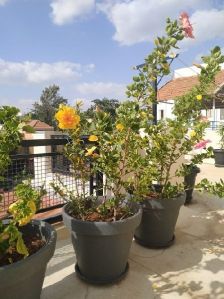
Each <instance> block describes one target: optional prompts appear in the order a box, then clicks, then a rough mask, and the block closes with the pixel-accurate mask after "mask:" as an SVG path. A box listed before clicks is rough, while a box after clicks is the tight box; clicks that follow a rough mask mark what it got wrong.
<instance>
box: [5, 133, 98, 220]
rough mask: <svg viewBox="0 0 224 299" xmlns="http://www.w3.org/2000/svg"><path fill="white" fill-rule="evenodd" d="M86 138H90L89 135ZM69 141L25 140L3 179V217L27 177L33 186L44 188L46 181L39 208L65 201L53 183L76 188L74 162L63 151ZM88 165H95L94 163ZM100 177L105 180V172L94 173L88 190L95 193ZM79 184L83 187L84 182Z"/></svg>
mask: <svg viewBox="0 0 224 299" xmlns="http://www.w3.org/2000/svg"><path fill="white" fill-rule="evenodd" d="M83 138H84V140H85V141H87V138H86V137H83ZM67 142H68V139H66V138H52V139H44V140H42V139H41V140H24V141H23V142H22V146H21V148H20V153H17V154H13V155H12V156H11V161H12V162H11V164H10V166H9V167H8V169H7V170H6V172H5V174H4V176H3V180H2V181H0V194H1V195H2V201H1V206H0V217H4V216H5V215H6V214H7V210H8V207H9V205H10V204H11V203H12V202H14V201H15V200H16V196H15V191H14V188H15V186H16V185H17V184H19V183H21V182H22V181H24V180H27V179H29V180H30V181H31V184H32V186H33V187H35V188H40V187H41V186H42V185H44V188H45V190H46V195H45V196H44V197H43V200H42V203H41V206H40V210H39V212H41V211H44V210H48V209H54V208H57V207H60V206H62V205H64V203H65V201H64V199H63V198H62V197H60V196H59V195H57V194H55V192H54V190H53V187H52V186H51V183H52V182H54V183H56V184H57V182H59V181H60V182H62V183H63V185H65V186H66V188H67V189H68V190H74V189H75V179H74V177H73V172H72V166H71V164H70V162H69V160H68V159H67V158H66V157H65V156H64V154H63V146H64V145H65V144H66V143H67ZM21 152H22V153H21ZM87 166H88V167H91V165H90V163H89V165H87ZM100 180H102V175H101V174H97V176H96V177H92V176H90V177H89V181H88V182H87V183H86V192H87V193H89V194H93V193H94V189H95V190H96V186H97V185H98V184H100ZM78 187H80V190H81V186H78Z"/></svg>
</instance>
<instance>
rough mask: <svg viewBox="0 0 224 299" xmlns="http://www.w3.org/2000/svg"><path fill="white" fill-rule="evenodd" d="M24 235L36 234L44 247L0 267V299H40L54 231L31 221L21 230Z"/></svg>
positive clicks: (51, 252)
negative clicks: (40, 237) (42, 240)
mask: <svg viewBox="0 0 224 299" xmlns="http://www.w3.org/2000/svg"><path fill="white" fill-rule="evenodd" d="M22 231H23V233H24V234H26V233H28V234H33V233H34V234H35V235H36V234H38V235H40V236H42V238H43V239H44V240H46V245H45V246H43V247H42V248H41V249H40V250H38V251H37V252H36V253H34V254H32V255H30V256H28V257H27V258H25V259H23V260H20V261H18V262H16V263H14V264H11V265H7V266H4V267H0V282H1V283H0V298H2V299H3V298H4V299H17V298H23V299H40V295H41V290H42V285H43V281H44V276H45V271H46V267H47V263H48V262H49V260H50V259H51V257H52V256H53V254H54V250H55V244H56V238H57V237H56V231H55V229H54V228H53V227H52V226H51V225H50V224H48V223H46V222H43V221H39V220H33V221H32V222H31V223H29V224H28V225H26V226H24V227H23V228H22Z"/></svg>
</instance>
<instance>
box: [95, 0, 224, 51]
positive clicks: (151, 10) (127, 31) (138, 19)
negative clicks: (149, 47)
mask: <svg viewBox="0 0 224 299" xmlns="http://www.w3.org/2000/svg"><path fill="white" fill-rule="evenodd" d="M212 7H214V0H188V1H184V3H183V1H180V0H161V1H155V0H125V1H121V0H120V1H119V0H117V1H116V0H107V1H102V2H101V3H99V4H98V9H99V10H100V11H102V12H103V13H105V14H106V15H107V17H108V19H109V20H110V21H111V22H112V24H113V25H114V27H115V34H114V36H113V38H114V40H116V41H118V42H119V43H120V44H122V45H132V44H135V43H138V42H143V41H152V40H153V39H154V37H155V33H156V34H161V33H162V31H163V28H164V24H165V20H166V18H167V16H170V17H171V18H177V17H178V15H179V13H180V12H181V11H183V10H186V11H188V10H194V11H195V10H198V9H200V10H204V9H208V8H209V9H210V8H212ZM199 16H200V14H199ZM194 21H195V19H194V20H193V21H192V23H194ZM196 21H197V20H196ZM201 21H202V20H201ZM197 22H198V21H197ZM214 22H216V19H213V20H212V22H208V21H207V19H203V24H204V26H203V27H207V28H209V27H210V24H211V23H214ZM198 23H199V22H198ZM220 23H221V21H220V22H219V24H220ZM200 25H201V23H200ZM211 25H213V24H211ZM217 26H218V25H217ZM217 26H213V27H216V29H217V30H218V31H221V30H222V28H221V27H219V28H217Z"/></svg>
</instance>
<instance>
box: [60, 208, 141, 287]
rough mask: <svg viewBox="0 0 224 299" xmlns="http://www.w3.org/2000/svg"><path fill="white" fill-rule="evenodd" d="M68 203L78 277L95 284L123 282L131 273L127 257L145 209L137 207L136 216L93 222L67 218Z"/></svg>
mask: <svg viewBox="0 0 224 299" xmlns="http://www.w3.org/2000/svg"><path fill="white" fill-rule="evenodd" d="M68 205H69V204H67V205H66V206H65V207H64V209H63V213H62V215H63V220H64V223H65V225H66V226H67V227H68V228H69V229H70V230H71V237H72V243H73V247H74V249H75V253H76V259H77V264H76V266H75V270H76V273H77V275H78V276H79V278H81V279H83V280H85V281H87V282H90V283H94V284H106V283H112V282H115V281H118V280H120V279H121V278H123V277H124V275H125V274H126V272H127V270H128V263H127V261H128V255H129V251H130V247H131V243H132V239H133V236H134V231H135V229H136V227H137V226H138V225H139V223H140V221H141V216H142V210H141V209H139V207H137V206H136V207H135V208H134V210H133V212H135V214H134V215H133V216H131V217H129V218H126V219H124V220H119V221H115V222H90V221H82V220H77V219H74V218H73V217H71V216H70V215H68V213H67V211H68V207H69V206H68Z"/></svg>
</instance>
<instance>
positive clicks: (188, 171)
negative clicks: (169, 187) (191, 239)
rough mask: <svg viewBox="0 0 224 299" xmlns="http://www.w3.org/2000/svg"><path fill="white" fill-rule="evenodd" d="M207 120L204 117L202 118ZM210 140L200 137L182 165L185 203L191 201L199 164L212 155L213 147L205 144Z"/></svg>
mask: <svg viewBox="0 0 224 299" xmlns="http://www.w3.org/2000/svg"><path fill="white" fill-rule="evenodd" d="M203 119H204V121H207V119H206V118H203ZM210 142H211V141H210V140H209V139H206V140H205V139H202V140H201V141H200V142H198V143H197V144H196V145H195V146H194V148H193V151H192V158H191V159H190V160H189V161H188V162H187V163H186V164H184V165H183V170H184V172H183V175H184V186H185V193H186V200H185V205H188V204H191V203H192V198H193V191H194V187H195V182H196V177H197V174H198V173H200V168H199V167H198V165H199V164H202V163H203V160H204V159H208V158H211V157H212V156H213V148H212V147H211V146H209V147H207V144H208V143H210Z"/></svg>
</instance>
